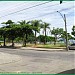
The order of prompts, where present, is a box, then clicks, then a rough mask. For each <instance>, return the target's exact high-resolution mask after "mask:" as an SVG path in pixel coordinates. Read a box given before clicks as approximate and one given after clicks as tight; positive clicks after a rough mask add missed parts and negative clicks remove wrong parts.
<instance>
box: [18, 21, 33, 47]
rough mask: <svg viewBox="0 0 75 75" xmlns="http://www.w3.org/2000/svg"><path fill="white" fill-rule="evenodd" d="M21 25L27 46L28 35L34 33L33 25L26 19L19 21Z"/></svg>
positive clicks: (24, 43) (24, 44)
mask: <svg viewBox="0 0 75 75" xmlns="http://www.w3.org/2000/svg"><path fill="white" fill-rule="evenodd" d="M19 23H20V25H21V33H22V34H23V46H24V47H25V46H26V42H27V36H28V35H29V34H31V33H32V27H31V25H30V24H29V23H30V22H26V21H25V20H22V21H21V22H20V21H19Z"/></svg>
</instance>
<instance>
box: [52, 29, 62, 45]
mask: <svg viewBox="0 0 75 75" xmlns="http://www.w3.org/2000/svg"><path fill="white" fill-rule="evenodd" d="M62 33H63V29H62V28H56V29H55V28H53V30H52V31H51V34H53V35H54V37H55V42H54V45H56V41H57V39H58V38H59V37H60V36H61V34H62Z"/></svg>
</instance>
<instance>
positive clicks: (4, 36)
mask: <svg viewBox="0 0 75 75" xmlns="http://www.w3.org/2000/svg"><path fill="white" fill-rule="evenodd" d="M13 23H14V22H12V20H8V21H7V22H3V23H2V24H6V25H7V24H8V25H9V24H13ZM1 31H2V33H1V35H2V36H3V38H4V46H6V45H5V41H6V36H7V32H8V26H4V27H2V28H1Z"/></svg>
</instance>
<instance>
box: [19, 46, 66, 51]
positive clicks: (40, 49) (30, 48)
mask: <svg viewBox="0 0 75 75" xmlns="http://www.w3.org/2000/svg"><path fill="white" fill-rule="evenodd" d="M20 49H21V50H36V51H66V50H65V49H46V48H32V47H21V48H20Z"/></svg>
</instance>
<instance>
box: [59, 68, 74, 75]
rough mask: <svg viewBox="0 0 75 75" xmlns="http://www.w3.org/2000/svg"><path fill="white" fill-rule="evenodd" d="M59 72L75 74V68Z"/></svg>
mask: <svg viewBox="0 0 75 75" xmlns="http://www.w3.org/2000/svg"><path fill="white" fill-rule="evenodd" d="M58 74H75V69H71V70H66V71H63V72H60V73H58Z"/></svg>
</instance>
